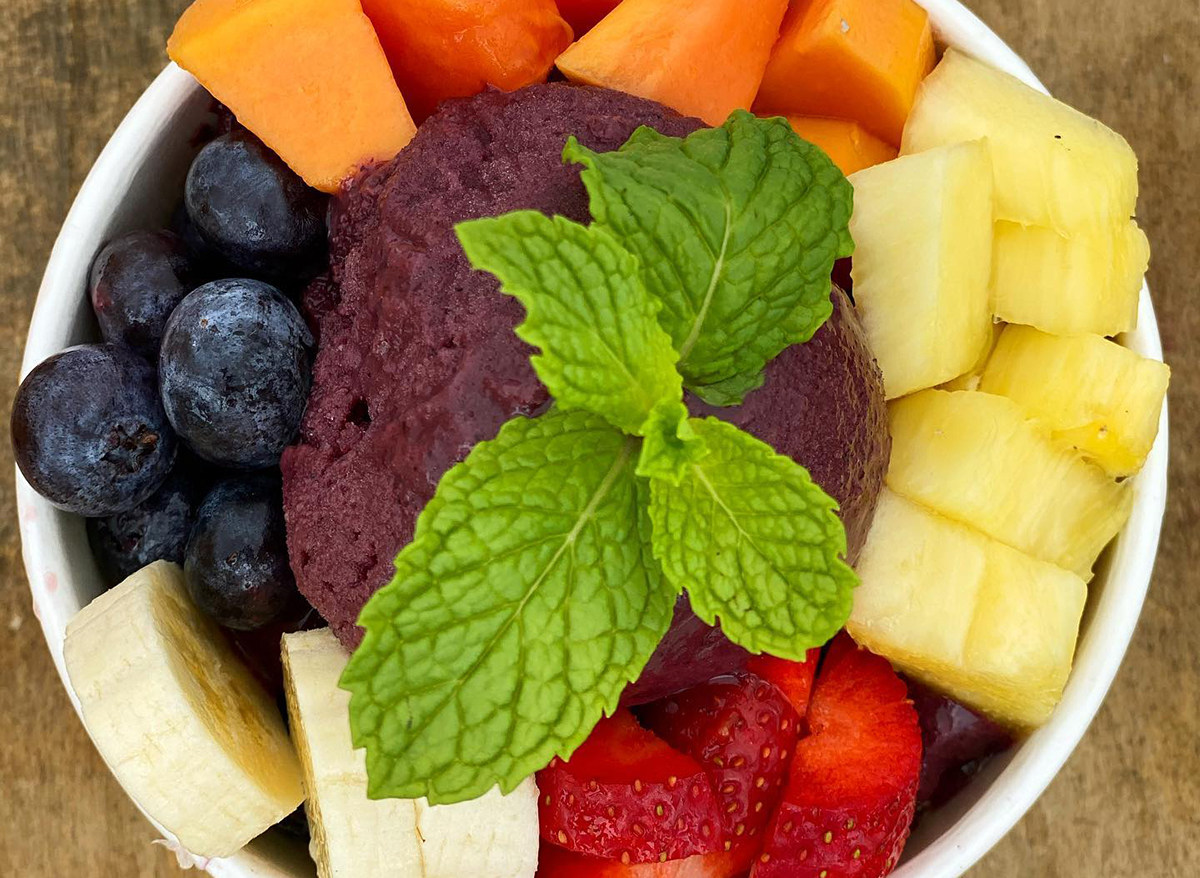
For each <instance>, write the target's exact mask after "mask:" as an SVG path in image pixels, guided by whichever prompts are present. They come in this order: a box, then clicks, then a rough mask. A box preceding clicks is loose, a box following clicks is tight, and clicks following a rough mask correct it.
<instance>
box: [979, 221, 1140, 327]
mask: <svg viewBox="0 0 1200 878" xmlns="http://www.w3.org/2000/svg"><path fill="white" fill-rule="evenodd" d="M1149 264H1150V242H1149V241H1148V240H1147V239H1146V234H1145V232H1143V231H1142V230H1141V229H1139V228H1138V225H1137V223H1136V222H1134V221H1132V220H1126V221H1122V222H1118V223H1116V224H1115V225H1113V227H1112V228H1110V229H1104V230H1102V231H1099V232H1075V233H1074V234H1072V235H1071V237H1070V238H1064V237H1063V236H1062V235H1060V234H1059V233H1058V232H1056V231H1054V230H1053V229H1043V228H1037V227H1033V226H1022V225H1019V224H1018V223H1009V222H999V223H996V246H995V250H994V251H993V254H992V311H993V313H995V315H996V316H997V317H998V318H999V319H1001V320H1007V321H1008V322H1010V323H1024V324H1028V325H1030V326H1036V327H1037V328H1038V329H1042V330H1044V331H1046V332H1053V333H1055V334H1057V335H1076V334H1081V333H1092V334H1094V335H1117V334H1118V333H1121V332H1128V331H1130V330H1132V329H1134V327H1136V326H1137V315H1138V298H1139V296H1140V295H1141V292H1142V278H1143V276H1144V275H1145V274H1146V268H1147V267H1148V266H1149Z"/></svg>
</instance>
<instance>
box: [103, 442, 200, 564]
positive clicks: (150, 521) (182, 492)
mask: <svg viewBox="0 0 1200 878" xmlns="http://www.w3.org/2000/svg"><path fill="white" fill-rule="evenodd" d="M185 457H186V455H180V458H181V459H180V462H179V463H177V464H176V465H175V469H174V470H172V472H171V475H170V476H168V477H167V480H166V482H164V483H163V486H162V487H161V488H159V489H158V490H157V491H155V492H154V493H153V494H152V495H150V499H148V500H146V501H145V502H144V503H142V504H141V505H140V506H136V507H134V508H133V509H131V510H129V511H128V512H118V513H117V514H116V515H110V516H108V517H107V518H89V519H88V522H87V532H88V542H89V543H90V544H91V546H92V554H93V555H94V556H95V557H96V562H97V563H98V564H99V565H100V571H101V573H103V574H104V578H105V579H106V580H107V582H108V584H109V585H116V584H117V583H119V582H121V581H122V580H124V579H125V578H126V577H128V576H130V575H131V574H133V573H135V572H136V571H138V570H141V569H142V568H143V567H145V566H146V565H147V564H150V563H153V562H154V561H174V562H175V563H176V564H182V563H183V552H184V549H185V548H186V547H187V541H188V536H189V535H190V534H191V532H192V525H193V524H194V523H195V521H196V510H197V509H198V508H199V506H200V501H201V500H203V499H204V493H205V490H204V489H205V485H204V479H203V477H202V476H201V475H200V474H199V473H198V472H197V471H196V469H195V466H196V465H195V464H192V463H191V462H190V461H191V459H190V458H187V459H186V461H185Z"/></svg>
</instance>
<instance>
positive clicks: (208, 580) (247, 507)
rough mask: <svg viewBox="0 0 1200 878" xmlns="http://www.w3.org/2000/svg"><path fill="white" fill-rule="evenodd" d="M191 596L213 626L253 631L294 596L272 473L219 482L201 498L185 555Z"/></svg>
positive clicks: (279, 498)
mask: <svg viewBox="0 0 1200 878" xmlns="http://www.w3.org/2000/svg"><path fill="white" fill-rule="evenodd" d="M183 569H184V574H185V576H186V579H187V586H188V591H189V592H190V593H191V595H192V600H194V601H195V602H196V606H198V607H199V608H200V609H201V610H203V611H204V612H205V613H207V614H208V615H209V616H211V617H212V618H213V619H214V620H216V622H217V623H218V624H221V625H224V626H225V627H226V628H232V629H234V630H237V631H253V630H254V629H256V628H261V627H262V626H264V625H267V624H268V623H270V622H272V621H273V620H274V619H276V618H277V617H278V616H279V615H280V614H281V613H283V612H284V611H285V610H286V609H287V608H288V607H289V606H290V605H291V603H292V601H293V600H295V598H296V595H297V593H298V592H297V590H296V580H295V577H294V576H293V575H292V569H291V567H290V566H288V554H287V539H286V535H285V532H284V523H283V493H282V488H281V485H280V481H279V477H278V475H277V474H275V473H261V474H258V475H255V476H250V477H247V478H245V479H240V480H239V479H230V480H227V481H224V482H221V483H219V484H218V485H217V486H216V487H215V488H213V489H212V491H211V492H209V495H208V496H207V497H205V498H204V502H203V503H202V504H201V505H200V511H199V513H197V516H196V525H195V527H193V528H192V535H191V538H190V539H189V540H188V544H187V552H186V554H185V557H184V567H183Z"/></svg>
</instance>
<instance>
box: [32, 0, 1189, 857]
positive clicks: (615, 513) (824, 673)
mask: <svg viewBox="0 0 1200 878" xmlns="http://www.w3.org/2000/svg"><path fill="white" fill-rule="evenodd" d="M475 6H476V4H448V3H444V2H423V3H395V2H390V0H372V2H364V3H362V5H361V6H360V4H359V3H358V2H357V0H305V2H303V3H294V2H293V3H287V4H283V3H278V2H273V0H249V2H245V0H242V2H229V0H200V2H198V3H196V4H195V5H194V6H193V7H192V9H190V10H189V11H188V13H186V14H185V16H184V18H183V19H182V20H181V22H180V25H179V27H178V29H177V30H176V33H175V35H174V36H173V37H172V40H171V44H170V52H171V55H172V58H173V59H174V60H175V61H176V62H178V64H179V65H181V66H176V65H175V64H172V65H171V66H170V67H169V68H168V69H167V70H166V71H164V73H163V74H162V75H161V76H160V77H159V79H158V80H156V82H155V83H154V84H153V85H152V86H151V87H150V89H148V90H147V92H146V94H145V95H144V96H143V98H142V99H141V101H139V103H138V105H137V106H136V107H135V108H134V109H133V111H132V112H131V113H130V115H129V117H128V118H127V119H126V121H125V122H124V123H123V124H122V126H121V127H120V129H119V130H118V131H117V133H116V134H115V135H114V137H113V139H112V141H111V142H110V144H109V145H108V147H107V148H106V149H105V151H104V153H103V154H102V156H101V158H100V159H99V161H98V162H97V164H96V166H95V168H94V169H93V171H92V173H91V175H90V176H89V178H88V180H87V181H86V183H85V184H84V187H83V189H82V190H81V192H80V195H79V198H78V199H77V201H76V204H75V206H74V207H73V208H72V211H71V213H70V215H69V216H68V218H67V220H66V223H65V225H64V229H63V232H62V234H61V236H60V238H59V240H58V242H57V244H56V246H55V249H54V253H53V255H52V257H51V262H50V265H49V267H48V269H47V274H46V279H45V281H44V284H43V288H42V290H41V293H40V295H39V298H38V302H37V306H36V311H35V314H34V319H33V323H32V327H31V331H30V337H29V342H28V345H27V349H26V355H25V362H24V372H25V373H26V377H25V380H24V382H23V385H22V389H21V392H20V393H19V394H18V400H17V404H16V407H15V410H14V413H13V438H14V447H15V448H16V451H17V456H18V461H19V464H20V468H19V471H18V476H17V480H18V502H19V506H20V508H19V513H20V516H21V530H22V538H23V542H24V551H25V558H26V566H27V570H28V573H29V578H30V582H31V587H32V590H33V597H34V607H35V610H36V612H37V613H38V617H39V619H40V620H41V622H42V625H43V629H44V630H45V633H46V637H47V641H48V644H49V646H50V649H51V652H52V654H53V656H54V658H55V662H56V664H57V666H58V668H59V670H60V673H61V674H62V675H63V678H64V681H65V682H66V684H67V689H68V692H69V693H70V695H71V697H72V700H73V702H74V704H75V706H76V707H77V709H78V710H79V711H80V715H81V717H82V718H83V721H84V723H85V725H86V726H87V728H88V731H89V733H90V734H91V736H92V738H93V740H94V741H95V742H96V744H97V747H98V749H99V750H100V752H101V754H102V755H103V756H104V758H105V760H106V761H107V763H108V764H109V765H110V767H111V768H112V769H113V771H114V774H115V775H116V776H117V778H118V780H119V781H120V782H121V783H122V785H123V786H124V787H125V789H126V790H127V791H128V792H129V794H130V795H131V797H132V798H133V799H134V801H135V802H136V803H137V804H138V805H139V807H140V808H142V810H143V811H144V812H145V813H146V814H147V817H148V818H149V819H150V820H151V821H152V822H154V824H155V826H156V827H157V828H158V829H159V830H160V831H161V832H162V834H163V836H164V838H165V839H166V840H167V842H168V843H169V844H170V845H171V846H172V847H173V849H174V850H175V851H176V852H177V854H178V855H179V857H180V861H181V863H184V864H186V865H195V866H199V867H202V868H205V869H207V870H208V871H209V872H210V873H212V874H215V875H229V876H235V875H236V876H249V875H270V876H292V875H307V874H312V873H313V871H314V869H315V870H316V871H318V872H319V873H320V874H322V875H354V876H371V875H398V876H406V875H410V874H412V875H429V876H433V875H437V876H448V878H450V876H475V875H489V876H514V878H518V876H533V875H535V874H538V875H542V876H568V875H569V876H612V878H734V876H740V875H746V874H751V875H754V876H758V878H770V876H776V875H778V876H792V875H809V874H811V875H813V876H822V878H829V876H840V875H855V876H865V878H874V876H881V875H884V874H895V875H903V876H910V878H911V876H950V875H958V874H961V872H963V871H964V870H965V869H967V868H968V867H969V866H970V865H971V864H972V863H974V862H975V861H976V860H977V859H978V858H979V857H980V856H982V855H983V853H984V852H986V851H987V849H988V848H989V847H991V845H993V844H994V843H995V842H996V841H997V840H998V839H999V838H1000V837H1001V836H1002V835H1003V834H1004V833H1005V832H1006V831H1007V830H1008V829H1009V828H1011V826H1012V825H1013V824H1014V823H1015V822H1016V820H1017V819H1018V818H1019V817H1020V816H1021V814H1022V813H1024V811H1025V810H1026V809H1027V808H1028V807H1029V806H1030V805H1031V804H1032V802H1033V801H1034V800H1035V799H1036V798H1037V796H1038V795H1039V794H1040V793H1041V791H1042V790H1043V789H1044V788H1045V786H1046V785H1047V784H1048V783H1049V782H1050V780H1051V779H1052V778H1053V776H1054V774H1055V773H1056V772H1057V770H1058V769H1059V767H1060V766H1061V765H1062V763H1063V762H1064V761H1065V759H1066V758H1067V756H1068V755H1069V753H1070V751H1071V750H1072V749H1073V748H1074V746H1075V745H1076V743H1077V742H1078V741H1079V739H1080V737H1081V736H1082V734H1083V733H1084V731H1085V729H1086V727H1087V725H1088V723H1089V722H1090V721H1091V718H1092V717H1093V715H1094V714H1095V712H1096V710H1097V708H1098V707H1099V704H1100V702H1101V700H1102V699H1103V697H1104V695H1105V693H1106V691H1107V689H1108V687H1109V685H1110V683H1111V681H1112V679H1113V676H1114V675H1115V673H1116V671H1117V668H1118V666H1119V664H1120V661H1121V658H1122V656H1123V654H1124V651H1125V648H1126V645H1127V644H1128V641H1129V638H1130V637H1131V635H1132V632H1133V628H1134V626H1135V624H1136V621H1137V617H1138V614H1139V612H1140V609H1141V605H1142V602H1143V599H1144V596H1145V592H1146V588H1147V586H1148V583H1149V578H1150V574H1151V571H1152V568H1153V562H1154V555H1155V551H1156V548H1157V541H1158V533H1159V527H1160V524H1161V518H1162V512H1163V506H1164V502H1165V487H1166V437H1167V431H1166V407H1165V393H1166V387H1167V381H1168V375H1169V373H1168V371H1167V369H1166V367H1165V366H1163V365H1162V364H1161V348H1160V345H1159V340H1158V333H1157V328H1156V324H1155V320H1154V313H1153V309H1152V306H1151V303H1150V298H1149V293H1148V291H1147V290H1146V288H1145V286H1144V284H1143V283H1142V276H1143V274H1144V272H1145V268H1146V263H1147V259H1148V247H1147V245H1146V242H1145V237H1144V235H1142V234H1141V232H1140V230H1139V229H1138V227H1137V225H1136V222H1135V221H1134V220H1133V216H1134V214H1135V206H1136V192H1137V180H1136V159H1135V158H1134V156H1133V154H1132V152H1131V151H1130V150H1129V147H1128V145H1127V144H1125V142H1124V141H1123V140H1122V139H1121V138H1120V137H1119V136H1118V135H1116V134H1114V133H1113V132H1111V131H1110V130H1108V129H1107V128H1105V127H1104V126H1103V125H1101V124H1100V123H1098V122H1096V121H1094V120H1091V119H1088V118H1086V117H1084V116H1082V115H1080V114H1078V113H1075V112H1074V111H1072V110H1070V109H1069V108H1066V107H1064V106H1063V105H1061V104H1058V103H1057V102H1054V101H1051V100H1050V99H1049V98H1047V97H1046V96H1045V94H1044V90H1043V89H1042V87H1041V85H1040V83H1038V81H1037V80H1036V78H1034V76H1033V75H1032V73H1030V71H1029V70H1028V68H1027V67H1026V66H1025V65H1024V64H1023V63H1022V62H1021V61H1020V60H1019V59H1018V58H1017V57H1016V56H1015V55H1014V54H1013V53H1012V52H1011V51H1010V50H1009V49H1008V48H1007V47H1006V46H1005V45H1004V44H1003V43H1002V42H1001V41H1000V40H999V39H998V38H997V37H996V36H995V35H994V34H993V33H992V32H991V31H989V30H988V29H987V28H986V27H985V26H984V25H983V24H981V23H980V22H979V21H978V19H976V18H975V17H974V16H973V15H972V14H971V13H970V12H968V11H967V10H966V9H965V8H963V7H962V6H961V5H960V4H958V3H955V2H936V0H928V2H926V3H924V4H922V5H920V6H918V5H915V4H913V3H911V2H909V0H889V2H882V3H881V2H874V3H869V4H868V3H856V2H853V0H833V2H830V0H813V2H802V3H793V4H791V7H790V8H788V4H787V3H785V2H781V0H772V2H761V3H755V4H745V3H730V2H725V0H706V2H705V3H703V4H695V5H694V8H693V9H692V10H690V11H689V13H688V15H687V16H685V17H684V18H682V19H681V18H679V17H678V13H677V12H676V11H675V10H673V9H672V8H671V5H670V4H664V3H662V2H660V0H624V2H623V3H621V4H619V5H618V4H616V3H614V2H611V0H609V2H590V3H584V2H567V0H564V2H562V3H560V4H558V6H557V7H556V6H555V4H554V3H552V2H544V3H543V2H534V3H508V4H506V3H499V4H477V6H478V9H476V11H474V12H472V11H470V10H471V9H475ZM485 6H486V7H487V10H488V11H487V12H486V13H485V12H481V11H479V10H480V9H483V8H484V7H485ZM464 9H466V10H467V11H464ZM182 68H186V70H187V72H185V70H184V69H182ZM201 83H203V85H202V84H201ZM218 99H219V101H220V102H221V103H219V104H218V103H217V100H218ZM749 111H753V112H749ZM73 346H74V347H73ZM68 349H69V350H68ZM356 748H358V749H356ZM302 803H303V806H304V807H303V810H300V806H301V804H302Z"/></svg>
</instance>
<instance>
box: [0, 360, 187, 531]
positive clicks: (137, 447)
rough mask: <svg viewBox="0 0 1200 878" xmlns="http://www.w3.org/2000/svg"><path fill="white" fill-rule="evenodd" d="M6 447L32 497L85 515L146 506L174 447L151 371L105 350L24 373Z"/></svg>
mask: <svg viewBox="0 0 1200 878" xmlns="http://www.w3.org/2000/svg"><path fill="white" fill-rule="evenodd" d="M12 443H13V450H14V452H15V455H16V459H17V465H18V466H19V467H20V468H21V472H22V473H23V474H24V476H25V478H26V479H27V480H28V482H29V484H30V485H32V486H33V489H34V490H35V491H37V492H38V493H39V494H41V495H42V496H43V497H45V498H46V499H47V500H49V501H50V502H51V503H53V504H54V505H55V506H58V507H59V508H60V509H65V510H66V511H68V512H74V513H76V514H78V515H87V516H104V515H114V514H116V513H118V512H126V511H128V510H130V509H133V508H134V507H135V506H137V505H138V504H139V503H142V502H143V501H145V500H146V499H147V498H148V497H149V496H150V495H151V494H153V493H154V492H155V491H157V490H158V488H159V486H160V485H162V483H163V481H164V480H165V479H166V478H167V474H168V473H170V471H171V466H172V465H173V464H174V462H175V449H176V442H175V433H174V432H173V431H172V430H171V425H170V424H169V423H168V422H167V417H166V414H165V413H164V411H163V407H162V403H161V402H160V401H159V396H158V384H157V381H156V379H155V374H154V367H153V366H151V365H150V364H149V363H147V362H146V361H145V360H144V359H142V358H141V357H139V356H138V355H137V354H135V353H133V352H132V351H128V350H126V349H124V348H120V347H117V346H116V345H110V344H102V345H82V346H80V347H76V348H71V349H69V350H66V351H63V352H62V353H61V354H56V355H55V356H53V357H51V358H50V359H48V360H46V361H45V362H44V363H42V364H41V365H39V366H37V367H36V368H35V369H34V370H33V371H32V372H30V373H29V375H28V376H27V377H26V378H25V380H24V381H23V382H22V383H21V387H20V388H19V389H18V390H17V398H16V400H15V402H14V403H13V411H12Z"/></svg>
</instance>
